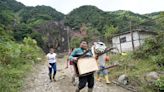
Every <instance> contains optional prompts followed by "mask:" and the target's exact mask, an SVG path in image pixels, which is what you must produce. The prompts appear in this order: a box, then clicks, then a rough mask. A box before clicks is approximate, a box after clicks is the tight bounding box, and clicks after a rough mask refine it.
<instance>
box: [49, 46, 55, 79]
mask: <svg viewBox="0 0 164 92" xmlns="http://www.w3.org/2000/svg"><path fill="white" fill-rule="evenodd" d="M47 59H48V68H49V78H50V81H52V80H54V81H56V80H55V75H56V53H54V49H53V48H50V52H49V53H48V54H47ZM52 70H54V73H53V72H52Z"/></svg>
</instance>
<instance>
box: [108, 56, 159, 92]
mask: <svg viewBox="0 0 164 92" xmlns="http://www.w3.org/2000/svg"><path fill="white" fill-rule="evenodd" d="M110 57H111V60H110V62H109V63H112V62H115V61H118V62H119V63H120V64H121V65H120V66H118V67H115V68H112V69H110V70H109V71H110V75H109V76H110V78H111V79H117V78H118V77H119V76H120V75H122V74H126V75H128V77H129V80H130V84H131V85H133V86H135V87H136V88H137V90H139V92H155V91H154V89H155V88H152V86H149V85H147V82H146V81H145V79H144V76H145V75H146V73H149V72H151V71H158V70H159V68H158V67H157V65H156V64H154V63H153V62H152V60H151V59H133V58H132V54H130V53H129V54H128V55H127V56H121V55H110Z"/></svg>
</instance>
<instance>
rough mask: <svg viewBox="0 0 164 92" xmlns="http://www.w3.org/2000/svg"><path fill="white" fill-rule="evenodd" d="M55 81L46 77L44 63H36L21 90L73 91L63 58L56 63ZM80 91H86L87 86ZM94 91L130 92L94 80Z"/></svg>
mask: <svg viewBox="0 0 164 92" xmlns="http://www.w3.org/2000/svg"><path fill="white" fill-rule="evenodd" d="M57 69H58V72H57V75H56V80H57V81H56V82H50V80H49V78H48V68H47V65H46V63H43V64H39V65H37V66H36V67H35V68H34V70H33V71H32V73H30V74H29V75H28V76H27V77H26V78H25V82H24V84H23V88H22V92H75V86H73V85H72V83H71V82H70V81H71V77H70V70H69V68H68V69H65V61H64V59H59V60H58V63H57ZM81 92H87V88H85V89H84V90H82V91H81ZM94 92H130V91H127V90H125V89H123V88H121V87H119V86H116V85H114V84H110V85H106V84H105V83H100V82H97V81H95V88H94Z"/></svg>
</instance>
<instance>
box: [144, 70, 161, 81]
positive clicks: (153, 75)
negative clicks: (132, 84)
mask: <svg viewBox="0 0 164 92" xmlns="http://www.w3.org/2000/svg"><path fill="white" fill-rule="evenodd" d="M157 79H159V74H158V73H157V72H150V73H147V74H146V76H145V80H146V81H148V82H154V81H155V80H157Z"/></svg>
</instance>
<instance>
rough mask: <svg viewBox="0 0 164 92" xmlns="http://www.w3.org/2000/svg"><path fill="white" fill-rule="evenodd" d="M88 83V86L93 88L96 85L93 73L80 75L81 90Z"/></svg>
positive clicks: (79, 86)
mask: <svg viewBox="0 0 164 92" xmlns="http://www.w3.org/2000/svg"><path fill="white" fill-rule="evenodd" d="M87 83H88V88H93V86H94V75H93V73H92V74H89V75H86V76H81V77H79V85H78V88H79V90H81V89H83V88H84V87H85V86H86V84H87Z"/></svg>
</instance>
